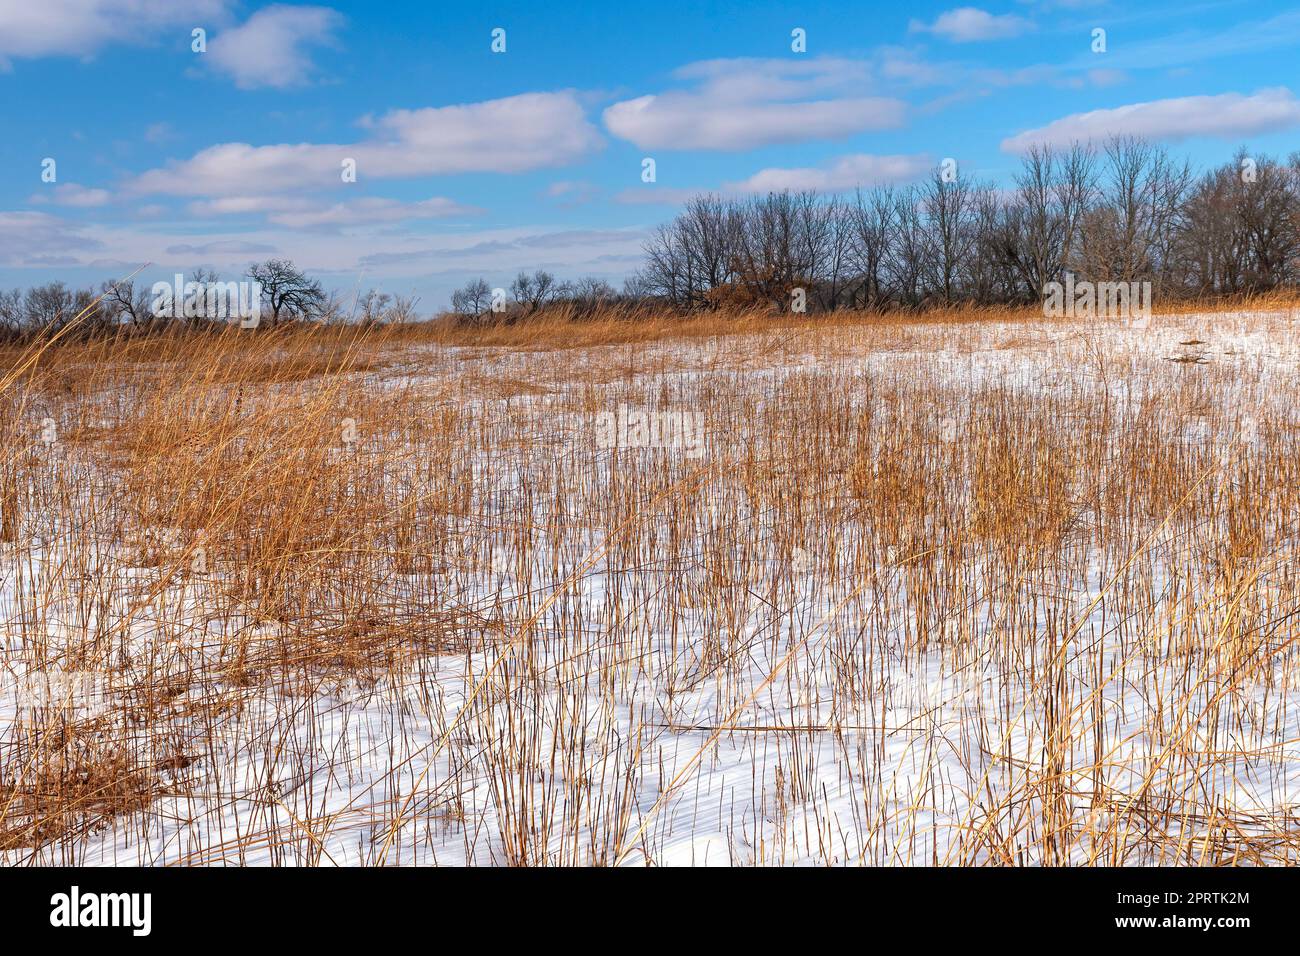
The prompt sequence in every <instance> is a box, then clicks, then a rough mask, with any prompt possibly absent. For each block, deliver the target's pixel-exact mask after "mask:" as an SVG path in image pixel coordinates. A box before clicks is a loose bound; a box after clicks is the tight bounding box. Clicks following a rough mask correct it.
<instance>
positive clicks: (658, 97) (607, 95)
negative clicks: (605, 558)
mask: <svg viewBox="0 0 1300 956" xmlns="http://www.w3.org/2000/svg"><path fill="white" fill-rule="evenodd" d="M195 28H202V29H204V30H205V31H206V41H207V42H206V51H205V52H195V51H194V50H193V49H192V31H193V30H194V29H195ZM495 28H501V29H504V30H505V47H506V49H505V52H504V53H494V52H493V51H492V49H491V46H492V31H493V30H494V29H495ZM796 29H801V30H803V31H805V35H806V50H805V51H804V52H796V51H794V50H793V49H792V43H793V40H792V31H794V30H796ZM1096 29H1102V30H1105V51H1104V52H1094V51H1093V49H1092V47H1093V45H1094V39H1093V33H1094V30H1096ZM1298 51H1300V8H1296V7H1290V8H1289V7H1287V6H1286V5H1284V4H1273V3H1265V2H1224V3H1202V4H1198V3H1195V2H1192V3H1176V4H1158V3H1151V4H1145V3H1144V4H1133V3H1116V2H1110V3H1089V2H1081V0H1071V2H1059V0H1058V2H1045V3H1031V2H1008V3H987V4H978V5H975V6H961V5H958V4H954V3H952V2H949V3H939V4H907V5H904V4H896V3H890V4H869V3H867V4H864V3H829V2H825V3H788V2H787V3H743V4H742V3H712V4H708V3H687V2H682V3H677V2H670V0H654V2H651V3H646V4H621V5H613V4H563V3H546V4H541V3H484V4H477V3H476V4H450V3H430V2H427V0H426V2H401V0H389V2H386V3H384V4H375V3H350V2H340V3H333V4H329V5H325V4H313V5H306V4H257V3H235V2H229V0H194V2H185V0H43V2H41V0H37V2H33V0H0V90H3V92H2V93H0V102H3V103H4V119H5V126H6V132H7V135H6V136H5V137H3V138H0V169H2V170H3V172H4V175H3V177H0V284H2V285H6V286H10V285H23V286H26V285H30V284H34V283H38V282H45V281H49V280H51V279H62V280H64V281H66V282H68V283H69V284H75V285H87V284H90V283H98V282H100V281H102V280H105V279H109V278H116V277H119V276H121V275H125V274H127V273H130V272H132V271H133V270H135V269H137V268H139V267H140V266H141V265H143V264H144V263H145V262H151V263H153V265H152V266H150V267H149V268H148V269H147V270H146V271H145V272H143V273H142V275H141V277H142V278H143V279H145V280H146V281H153V280H154V279H156V278H162V277H165V276H170V275H171V274H172V273H173V272H176V271H184V272H190V271H192V270H193V269H195V268H196V267H199V266H207V267H211V268H215V269H216V270H217V271H218V272H219V273H221V274H222V275H223V276H224V277H228V278H230V277H236V276H238V275H239V274H240V273H241V272H242V270H243V268H244V267H245V266H246V265H247V264H248V262H249V261H251V260H253V259H263V258H267V257H269V256H272V255H275V256H285V257H288V258H292V259H294V260H295V261H297V262H298V264H299V265H301V266H303V267H305V268H307V269H308V270H310V271H312V272H314V273H317V274H319V275H320V276H321V277H322V278H323V280H324V281H325V284H326V285H327V286H329V287H332V288H336V289H339V290H340V291H343V292H348V291H350V290H351V289H353V288H354V287H356V286H357V285H358V284H360V285H362V286H363V287H377V288H380V289H382V290H384V291H389V292H394V293H400V294H409V293H412V292H414V293H415V294H417V295H418V296H419V297H420V300H421V301H420V305H419V309H420V310H421V311H426V312H427V311H431V310H435V309H441V308H443V307H445V305H446V301H447V297H448V295H449V292H450V290H451V289H452V288H453V287H454V286H456V285H458V284H460V283H461V282H463V281H464V280H465V279H467V278H471V277H474V276H477V275H483V276H484V277H486V278H487V279H488V280H489V281H490V282H491V283H492V284H493V285H505V284H507V283H508V280H509V279H510V277H511V276H512V275H513V274H514V273H515V272H516V271H518V270H519V269H533V268H538V267H541V268H547V269H550V270H552V271H554V272H556V273H557V274H559V275H561V276H563V277H577V276H580V275H599V276H602V277H605V278H607V279H609V280H611V281H613V282H614V283H615V284H617V283H618V282H620V281H621V279H622V278H623V276H625V275H626V274H628V273H629V272H631V271H633V270H634V269H635V267H636V264H637V261H638V259H639V249H640V244H641V242H642V241H643V239H644V236H645V234H646V232H647V230H649V229H651V228H653V226H654V225H656V224H657V223H659V222H662V221H664V220H666V219H668V218H670V217H671V216H672V215H673V213H674V211H675V209H676V208H677V206H678V204H679V203H680V202H681V201H682V200H683V198H685V197H687V196H689V195H690V194H692V193H694V192H698V191H706V190H708V191H718V192H724V193H728V194H735V195H743V194H745V193H748V192H756V191H757V192H761V191H765V190H767V189H769V188H784V187H792V188H799V187H817V188H820V189H823V190H825V191H837V190H851V189H852V188H853V187H854V186H855V185H858V184H861V185H871V184H873V183H878V182H907V181H910V180H913V179H916V178H918V177H920V176H922V175H924V173H925V171H926V170H927V169H929V168H931V167H932V166H933V165H934V164H935V163H937V162H939V161H940V160H942V159H944V158H947V157H952V158H954V159H956V160H957V161H958V163H959V167H960V170H961V174H962V175H963V176H974V177H978V178H980V179H985V180H989V181H992V182H994V183H999V184H1007V183H1008V182H1009V181H1010V177H1011V175H1012V174H1013V172H1014V169H1015V167H1016V164H1017V154H1018V152H1019V151H1021V150H1023V149H1024V148H1025V147H1027V146H1028V145H1030V144H1032V143H1036V142H1060V143H1064V142H1068V141H1071V140H1074V139H1089V138H1093V139H1097V138H1100V137H1103V136H1106V135H1109V134H1111V133H1115V132H1127V133H1141V134H1143V135H1146V136H1148V137H1149V138H1152V139H1156V140H1159V141H1161V142H1163V143H1166V144H1167V145H1168V146H1169V148H1170V149H1171V150H1173V151H1174V152H1176V153H1177V154H1179V155H1186V156H1187V157H1188V158H1189V159H1191V160H1192V162H1193V163H1194V164H1195V165H1197V166H1198V167H1204V166H1207V165H1210V164H1213V163H1217V162H1221V161H1223V160H1224V159H1227V158H1228V157H1230V156H1231V154H1232V152H1233V151H1234V150H1235V149H1236V148H1237V147H1238V146H1244V147H1246V148H1247V149H1248V150H1250V151H1252V152H1257V153H1258V152H1266V153H1270V154H1275V155H1277V154H1281V155H1284V154H1287V153H1290V152H1292V151H1294V150H1295V149H1297V148H1300V97H1298V96H1297V89H1296V87H1297V85H1298V84H1300V72H1298V71H1297V62H1300V60H1298V59H1297V53H1298ZM646 158H652V159H654V161H655V174H656V181H655V182H654V183H646V182H643V181H642V169H643V160H644V159H646ZM46 159H53V160H55V164H56V165H55V169H54V172H55V177H56V178H55V179H54V181H53V182H46V181H43V179H42V171H43V168H45V167H43V161H44V160H46ZM347 160H352V161H355V164H356V181H355V182H344V181H343V175H342V172H341V170H342V168H343V164H344V162H345V161H347Z"/></svg>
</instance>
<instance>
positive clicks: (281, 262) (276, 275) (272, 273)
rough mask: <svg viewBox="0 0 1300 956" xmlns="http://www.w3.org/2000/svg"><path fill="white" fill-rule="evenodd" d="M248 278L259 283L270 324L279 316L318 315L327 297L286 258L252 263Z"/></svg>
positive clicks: (279, 317) (299, 316) (318, 286)
mask: <svg viewBox="0 0 1300 956" xmlns="http://www.w3.org/2000/svg"><path fill="white" fill-rule="evenodd" d="M248 277H249V278H250V279H252V280H254V281H256V282H260V283H261V284H262V295H263V296H264V297H265V299H266V301H267V304H268V305H269V306H270V307H271V322H272V323H275V322H279V321H280V319H281V318H290V317H297V318H303V319H309V318H313V317H318V316H320V315H321V314H322V313H323V311H324V308H325V305H326V303H327V299H326V296H325V292H324V290H322V289H321V285H320V283H319V282H318V281H316V280H315V279H310V278H308V277H307V276H306V275H305V274H304V273H303V272H302V271H301V270H300V269H298V268H297V267H296V266H295V265H294V264H293V263H292V262H290V261H289V260H288V259H268V260H267V261H266V262H262V263H253V264H252V265H250V266H249V267H248Z"/></svg>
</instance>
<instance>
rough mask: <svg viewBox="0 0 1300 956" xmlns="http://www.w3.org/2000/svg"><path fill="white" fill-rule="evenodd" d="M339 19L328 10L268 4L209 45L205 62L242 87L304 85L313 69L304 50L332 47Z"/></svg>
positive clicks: (213, 38)
mask: <svg viewBox="0 0 1300 956" xmlns="http://www.w3.org/2000/svg"><path fill="white" fill-rule="evenodd" d="M342 25H343V16H342V15H341V14H339V13H338V12H336V11H334V10H331V9H329V8H328V7H287V6H281V5H276V6H270V7H267V8H265V9H263V10H259V11H257V13H255V14H253V15H252V16H251V17H249V18H248V21H247V22H245V23H243V24H242V25H240V26H238V27H234V28H232V29H229V30H223V31H221V32H220V33H218V34H217V35H215V36H214V37H212V38H211V39H210V40H209V41H208V52H207V53H206V54H205V56H204V62H205V63H207V64H209V65H210V66H212V67H214V68H215V69H217V70H219V71H220V72H222V73H225V74H227V75H229V76H230V77H231V78H232V79H234V81H235V85H236V86H238V87H239V88H240V89H244V90H250V89H256V88H257V87H261V86H270V87H277V88H284V87H289V86H300V85H302V84H304V83H306V82H307V81H308V80H309V79H310V78H311V75H312V73H313V72H314V70H315V65H314V64H313V63H312V60H311V56H310V54H309V53H308V52H307V49H306V48H307V47H312V46H331V45H334V42H335V40H334V33H335V31H337V30H338V29H339V28H340V27H342Z"/></svg>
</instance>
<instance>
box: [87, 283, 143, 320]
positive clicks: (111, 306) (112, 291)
mask: <svg viewBox="0 0 1300 956" xmlns="http://www.w3.org/2000/svg"><path fill="white" fill-rule="evenodd" d="M100 292H101V293H102V294H103V297H104V298H103V302H102V305H103V308H104V313H105V315H106V316H107V317H108V320H109V321H110V322H119V323H120V322H121V321H122V320H123V319H125V320H126V321H128V322H129V323H130V324H131V325H137V326H138V325H145V324H147V323H148V322H149V321H151V320H152V318H153V316H152V315H151V314H150V311H149V305H150V299H149V293H148V291H147V290H145V289H140V290H139V291H136V288H135V283H134V282H133V281H132V280H130V279H125V280H122V281H119V282H105V283H104V284H103V285H102V286H100Z"/></svg>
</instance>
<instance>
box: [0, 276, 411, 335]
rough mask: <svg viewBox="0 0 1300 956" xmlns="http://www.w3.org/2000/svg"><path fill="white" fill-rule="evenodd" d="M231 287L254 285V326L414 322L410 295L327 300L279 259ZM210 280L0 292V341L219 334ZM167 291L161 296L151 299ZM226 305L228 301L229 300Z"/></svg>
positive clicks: (329, 295)
mask: <svg viewBox="0 0 1300 956" xmlns="http://www.w3.org/2000/svg"><path fill="white" fill-rule="evenodd" d="M238 281H247V282H249V283H256V287H255V288H257V289H258V291H259V294H260V300H259V306H260V308H259V310H258V311H259V321H258V324H259V326H260V325H262V324H265V325H267V326H274V325H278V324H281V323H285V322H325V323H335V322H356V323H364V324H389V323H391V324H400V323H404V322H410V321H414V320H415V319H416V318H418V314H417V312H416V305H417V303H418V301H419V300H418V299H417V298H416V297H415V296H414V295H410V296H403V295H394V294H390V293H387V292H379V291H376V290H374V289H370V290H367V291H366V292H364V293H362V292H361V290H360V289H359V288H358V289H357V290H355V292H354V293H353V294H352V295H350V296H348V295H342V294H340V293H338V292H327V291H326V290H325V289H324V288H323V287H322V285H321V283H320V281H319V280H317V279H314V278H312V277H311V276H309V275H307V274H306V273H305V272H303V271H302V270H301V269H299V268H298V267H297V266H295V265H294V264H293V262H291V261H289V260H287V259H268V260H267V261H265V262H255V263H252V264H250V265H249V267H248V269H247V270H246V271H245V272H244V274H243V276H242V277H241V279H240V280H238ZM234 284H236V283H235V282H225V281H223V280H222V277H221V276H219V275H218V274H217V273H216V272H214V271H213V270H211V269H207V268H199V269H197V270H195V271H194V272H192V273H189V274H187V275H184V276H182V277H180V279H179V287H177V288H175V291H174V294H172V291H171V290H172V289H173V286H174V284H173V283H156V284H154V285H145V284H144V283H138V282H136V281H135V280H134V279H123V280H118V281H115V282H104V283H102V284H101V285H100V286H99V288H98V290H95V289H73V288H69V287H68V286H67V285H66V284H65V283H63V282H50V283H47V284H45V285H42V286H37V287H34V288H30V289H27V290H26V291H24V290H22V289H0V337H4V338H7V339H16V338H23V337H24V336H28V335H31V334H33V333H35V332H38V331H39V332H41V333H42V334H45V333H49V332H57V331H60V330H63V329H65V328H66V327H68V326H75V329H68V331H69V332H74V331H75V334H77V335H81V336H93V335H96V334H102V333H104V332H112V331H121V330H122V329H128V330H153V329H158V328H161V327H166V326H172V325H177V324H182V323H183V324H185V325H186V326H189V327H193V328H202V327H205V326H212V327H219V326H222V325H226V324H228V323H230V322H232V321H237V320H238V319H239V318H241V317H240V316H237V315H234V314H232V313H230V312H229V311H228V310H227V309H226V308H225V300H224V299H223V300H222V301H223V305H222V308H221V309H219V310H217V309H213V302H214V299H213V297H212V294H211V293H212V291H213V290H214V289H216V290H218V291H222V292H225V291H227V290H225V289H223V288H221V287H224V286H231V285H234ZM162 286H167V287H168V291H167V292H166V294H162V295H160V294H159V291H160V289H161V287H162ZM231 301H233V299H232V300H231Z"/></svg>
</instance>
